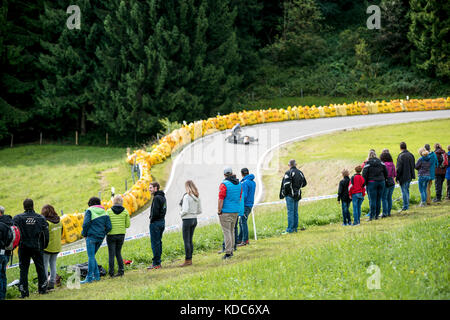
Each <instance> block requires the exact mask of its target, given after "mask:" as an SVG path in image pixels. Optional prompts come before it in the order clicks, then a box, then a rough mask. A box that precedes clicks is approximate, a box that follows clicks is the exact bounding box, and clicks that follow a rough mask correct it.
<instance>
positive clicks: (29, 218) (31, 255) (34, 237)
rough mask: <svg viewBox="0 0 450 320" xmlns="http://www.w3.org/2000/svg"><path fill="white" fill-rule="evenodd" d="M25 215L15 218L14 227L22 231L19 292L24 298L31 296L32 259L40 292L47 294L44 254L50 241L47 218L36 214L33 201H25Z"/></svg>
mask: <svg viewBox="0 0 450 320" xmlns="http://www.w3.org/2000/svg"><path fill="white" fill-rule="evenodd" d="M23 209H24V211H25V212H24V213H21V214H18V215H16V216H15V217H14V218H13V222H14V225H16V226H17V228H19V231H20V244H19V268H20V281H19V291H20V294H21V297H22V298H26V297H28V296H29V291H28V269H29V268H30V259H33V262H34V266H35V267H36V273H37V275H38V292H39V293H40V294H45V293H47V274H46V271H45V269H44V259H43V253H44V251H43V250H44V248H47V245H48V241H49V233H48V224H47V222H46V221H45V218H44V217H43V216H41V215H40V214H37V213H36V212H34V203H33V200H31V199H25V200H24V201H23Z"/></svg>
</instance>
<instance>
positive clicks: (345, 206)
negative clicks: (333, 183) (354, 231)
mask: <svg viewBox="0 0 450 320" xmlns="http://www.w3.org/2000/svg"><path fill="white" fill-rule="evenodd" d="M348 176H349V173H348V170H347V169H344V170H342V177H343V179H342V180H341V181H340V182H339V189H338V197H337V201H338V202H339V201H341V206H342V217H343V223H342V225H343V226H351V225H352V220H351V219H350V210H349V208H350V201H351V199H350V196H349V193H348V185H349V184H350V178H349V177H348ZM354 210H355V209H353V211H354Z"/></svg>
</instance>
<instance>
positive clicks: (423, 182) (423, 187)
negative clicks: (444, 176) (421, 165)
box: [419, 176, 431, 202]
mask: <svg viewBox="0 0 450 320" xmlns="http://www.w3.org/2000/svg"><path fill="white" fill-rule="evenodd" d="M430 180H431V178H430V177H429V176H420V177H419V192H420V199H421V201H422V202H427V187H428V181H430Z"/></svg>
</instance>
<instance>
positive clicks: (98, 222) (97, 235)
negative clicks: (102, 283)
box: [80, 197, 112, 284]
mask: <svg viewBox="0 0 450 320" xmlns="http://www.w3.org/2000/svg"><path fill="white" fill-rule="evenodd" d="M88 206H89V208H88V209H86V212H85V213H84V220H83V228H82V230H81V235H82V236H83V237H85V238H86V251H87V255H88V273H87V276H86V279H84V280H83V281H81V282H80V283H81V284H85V283H91V282H92V281H99V280H100V271H99V270H98V263H97V260H96V259H95V254H96V253H97V251H98V249H99V248H100V246H101V244H102V242H103V240H104V239H105V236H106V234H107V233H108V232H110V231H111V228H112V225H111V219H110V218H109V216H108V214H107V213H106V210H105V208H103V207H102V206H101V201H100V199H99V198H97V197H92V198H90V199H89V201H88Z"/></svg>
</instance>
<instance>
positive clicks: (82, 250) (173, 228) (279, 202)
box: [6, 181, 418, 269]
mask: <svg viewBox="0 0 450 320" xmlns="http://www.w3.org/2000/svg"><path fill="white" fill-rule="evenodd" d="M417 183H418V181H413V182H411V184H417ZM395 187H396V188H399V187H400V186H399V185H395ZM337 196H338V195H337V194H330V195H326V196H316V197H309V198H304V199H301V200H300V202H309V201H318V200H325V199H333V198H337ZM282 203H284V200H280V201H272V202H263V203H257V204H255V205H254V207H259V206H269V205H274V204H282ZM216 218H217V216H216V215H212V216H208V217H201V218H198V220H199V221H207V220H211V219H216ZM181 228H182V225H180V224H175V225H171V226H168V227H167V228H166V229H165V230H164V232H167V231H171V230H176V229H181ZM148 236H150V233H149V232H145V233H138V234H136V235H134V236H130V237H126V238H125V240H124V241H125V242H126V241H131V240H136V239H140V238H143V237H148ZM106 245H107V244H106V241H103V243H102V245H101V246H100V247H104V246H106ZM84 251H86V247H82V248H78V249H73V250H68V251H64V252H60V253H59V254H58V257H65V256H69V255H72V254H76V253H80V252H84ZM31 263H33V261H32V260H31ZM18 266H19V264H18V263H15V264H13V265H11V266H6V269H12V268H17V267H18Z"/></svg>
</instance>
